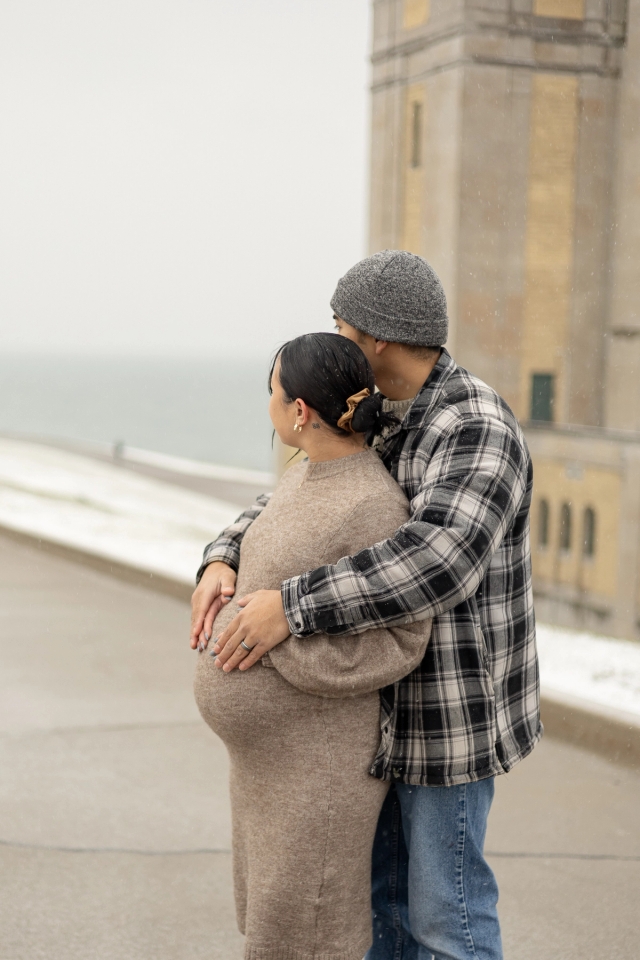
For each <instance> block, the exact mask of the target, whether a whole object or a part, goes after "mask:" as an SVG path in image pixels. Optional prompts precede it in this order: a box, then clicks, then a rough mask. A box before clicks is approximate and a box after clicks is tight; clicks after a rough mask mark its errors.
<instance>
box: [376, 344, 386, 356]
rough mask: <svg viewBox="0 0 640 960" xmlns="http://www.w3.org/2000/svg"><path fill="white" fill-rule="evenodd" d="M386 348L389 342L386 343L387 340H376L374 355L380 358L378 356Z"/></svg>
mask: <svg viewBox="0 0 640 960" xmlns="http://www.w3.org/2000/svg"><path fill="white" fill-rule="evenodd" d="M388 346H389V341H388V340H376V354H377V356H380V354H381V353H382V352H383V351H384V350H386V349H387V347H388Z"/></svg>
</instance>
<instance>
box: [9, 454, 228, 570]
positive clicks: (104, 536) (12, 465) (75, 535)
mask: <svg viewBox="0 0 640 960" xmlns="http://www.w3.org/2000/svg"><path fill="white" fill-rule="evenodd" d="M239 512H240V510H239V508H238V507H237V506H236V505H235V504H231V503H227V502H225V501H223V500H215V499H213V498H212V497H206V496H204V495H202V494H198V493H194V492H192V491H190V490H184V489H182V488H181V487H174V486H170V485H169V484H166V483H162V482H161V481H159V480H154V479H152V478H147V477H143V476H140V475H138V474H135V473H129V472H128V471H125V470H122V469H119V468H118V467H117V466H112V465H111V464H108V463H101V462H99V461H96V460H93V459H91V458H89V457H83V456H80V455H79V454H75V453H69V452H67V451H64V450H56V449H54V448H51V447H46V446H40V445H38V444H34V443H24V442H21V441H13V440H6V439H0V525H2V526H5V527H9V528H11V529H13V530H17V531H20V532H23V533H30V534H34V535H36V536H39V537H42V538H43V539H45V540H52V541H54V542H56V543H62V544H65V545H67V546H72V547H76V548H79V549H81V550H85V551H88V552H91V553H94V554H97V555H99V556H102V557H106V558H108V559H112V560H119V561H121V562H124V563H127V564H130V565H132V566H136V567H139V568H141V569H143V570H149V571H151V572H153V573H161V574H164V575H165V576H169V577H173V578H175V579H177V580H180V581H182V582H185V583H193V582H194V576H195V573H196V570H197V569H198V566H199V565H200V560H201V558H202V551H203V548H204V547H205V545H206V544H207V543H209V542H210V541H211V540H213V539H214V538H215V537H216V536H217V535H218V533H219V532H220V530H222V529H223V528H224V527H225V526H227V525H228V524H229V523H232V522H233V520H234V519H235V518H236V517H237V515H238V513H239Z"/></svg>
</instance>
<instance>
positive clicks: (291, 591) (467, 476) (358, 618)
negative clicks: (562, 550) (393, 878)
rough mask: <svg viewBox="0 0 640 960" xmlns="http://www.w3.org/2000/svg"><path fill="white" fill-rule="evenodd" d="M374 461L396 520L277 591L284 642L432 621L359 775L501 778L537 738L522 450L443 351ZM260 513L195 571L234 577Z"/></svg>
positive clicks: (527, 477) (238, 526)
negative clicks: (402, 505) (224, 571)
mask: <svg viewBox="0 0 640 960" xmlns="http://www.w3.org/2000/svg"><path fill="white" fill-rule="evenodd" d="M382 459H383V461H384V463H385V465H386V466H387V468H388V469H389V471H390V472H391V475H392V476H393V477H395V479H396V480H397V481H398V483H399V484H400V486H401V487H402V488H403V490H404V491H405V493H406V495H407V497H408V498H409V500H410V503H411V517H410V519H409V521H408V522H407V523H406V524H405V525H404V526H402V527H401V528H400V529H399V530H398V532H397V533H396V535H395V536H394V537H392V538H391V539H389V540H385V541H383V542H382V543H378V544H376V545H375V546H374V547H370V548H368V549H366V550H362V551H361V552H360V553H358V554H357V555H356V556H354V557H346V558H344V559H343V560H340V561H339V563H337V564H335V565H334V566H325V567H321V568H320V569H318V570H314V571H312V572H310V573H305V574H303V575H301V576H298V577H294V578H292V579H291V580H287V581H285V583H283V585H282V595H283V600H284V605H285V612H286V614H287V619H288V620H289V623H290V625H291V628H292V632H293V633H295V634H296V635H298V636H310V635H311V634H313V633H316V632H318V631H324V632H326V633H330V634H340V633H354V632H359V631H360V630H365V629H367V628H369V627H371V626H372V625H375V624H394V623H396V624H397V623H403V622H410V621H413V620H416V619H423V618H425V617H433V618H434V619H433V631H432V635H431V640H430V642H429V646H428V648H427V652H426V655H425V658H424V660H423V662H422V664H421V666H420V667H418V668H417V669H416V670H414V671H413V673H411V674H410V675H409V676H408V677H405V678H404V680H401V681H399V682H398V683H395V684H394V685H393V686H391V687H388V688H387V689H385V690H383V691H382V742H381V746H380V750H379V752H378V755H377V757H376V759H375V762H374V764H373V767H372V769H371V773H372V775H373V776H375V777H378V778H379V779H383V780H398V781H402V782H404V783H412V784H421V785H445V786H449V785H453V784H458V783H465V782H468V781H471V780H480V779H482V778H484V777H490V776H494V775H496V774H500V773H505V772H506V771H508V770H510V769H511V768H512V767H513V766H514V764H515V763H517V762H518V760H520V759H522V757H524V756H526V755H527V754H528V753H529V752H530V751H531V750H532V748H533V746H534V745H535V743H536V742H537V741H538V740H539V738H540V736H541V733H542V727H541V724H540V713H539V679H538V660H537V654H536V642H535V619H534V612H533V595H532V588H531V558H530V545H529V507H530V503H531V489H532V478H533V475H532V467H531V460H530V457H529V453H528V450H527V446H526V442H525V440H524V437H523V435H522V432H521V430H520V427H519V425H518V422H517V420H516V419H515V417H514V415H513V413H512V412H511V410H510V409H509V407H508V406H507V405H506V403H505V402H504V401H503V400H502V399H501V398H500V397H499V396H498V394H496V393H495V391H494V390H492V389H490V388H489V387H488V386H487V385H486V384H484V383H482V381H480V380H478V379H476V378H475V377H473V376H472V375H471V374H469V373H468V372H467V371H466V370H463V369H462V368H461V367H458V366H457V365H456V363H455V362H454V361H453V360H452V358H451V357H450V356H449V354H448V353H447V352H446V351H443V352H442V355H441V357H440V359H439V361H438V363H437V364H436V366H435V367H434V369H433V371H432V373H431V376H430V377H429V379H428V380H427V382H426V384H425V386H424V387H423V388H422V390H421V391H420V393H419V394H418V396H417V397H416V399H415V401H414V403H413V405H412V406H411V408H410V410H409V412H408V413H407V415H406V416H405V418H404V420H403V421H402V424H401V425H400V426H399V427H397V428H396V429H394V430H393V431H392V432H391V433H390V434H389V436H387V437H386V438H385V443H384V448H383V451H382ZM267 502H268V499H267V498H266V497H263V498H260V500H259V501H258V502H257V504H256V505H255V506H254V507H252V508H251V509H250V510H248V511H246V512H245V513H244V514H243V515H242V516H241V517H240V518H239V520H238V521H237V522H236V523H235V524H234V525H233V526H232V527H229V528H228V529H227V530H225V531H224V532H223V534H222V535H221V536H220V537H219V538H218V540H216V541H215V542H214V543H212V544H210V545H209V546H208V547H207V548H206V550H205V555H204V560H203V567H204V566H205V565H206V564H207V563H210V562H211V561H212V560H224V561H225V562H227V563H229V564H230V565H231V566H233V567H235V568H236V569H237V565H238V559H239V549H240V541H241V540H242V536H243V534H244V532H245V530H246V529H247V527H248V526H249V524H250V523H251V522H252V520H253V519H255V517H256V516H257V515H258V513H259V512H260V510H262V509H263V508H264V506H265V505H266V503H267ZM203 567H201V570H202V569H203Z"/></svg>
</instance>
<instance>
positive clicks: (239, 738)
mask: <svg viewBox="0 0 640 960" xmlns="http://www.w3.org/2000/svg"><path fill="white" fill-rule="evenodd" d="M194 693H195V699H196V703H197V705H198V709H199V710H200V713H201V714H202V717H203V719H204V720H205V721H206V723H208V725H209V726H210V727H211V729H212V730H213V731H214V733H216V734H217V735H218V736H219V737H220V739H221V740H223V741H224V743H225V744H226V745H227V746H228V747H229V748H232V747H234V746H238V747H243V748H244V747H245V746H246V745H247V744H248V743H251V745H252V747H254V748H255V747H258V746H260V745H262V746H265V745H268V744H272V743H273V739H274V736H275V732H276V730H280V731H282V730H283V727H284V728H289V729H290V728H291V727H295V725H296V724H297V723H300V722H303V721H304V720H306V721H307V723H308V722H309V719H310V717H311V716H313V715H317V716H318V717H319V716H320V715H321V714H323V713H324V711H325V707H326V705H325V703H324V701H323V698H322V697H316V696H313V695H310V694H307V693H302V692H301V691H300V690H296V688H295V687H293V686H292V685H291V684H290V683H288V681H287V680H285V679H284V678H283V677H281V676H280V674H279V673H278V671H277V670H274V669H273V667H265V666H263V665H262V662H258V663H257V664H255V666H253V667H251V668H250V669H249V670H246V671H244V672H243V673H241V672H240V671H239V670H233V671H232V672H231V673H224V671H222V670H219V669H218V668H217V667H216V666H215V663H214V659H213V657H211V656H209V654H208V653H201V654H198V664H197V667H196V675H195V681H194Z"/></svg>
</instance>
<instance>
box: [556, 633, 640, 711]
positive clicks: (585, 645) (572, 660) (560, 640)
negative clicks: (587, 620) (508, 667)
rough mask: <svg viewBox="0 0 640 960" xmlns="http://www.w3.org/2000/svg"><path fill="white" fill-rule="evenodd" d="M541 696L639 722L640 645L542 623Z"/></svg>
mask: <svg viewBox="0 0 640 960" xmlns="http://www.w3.org/2000/svg"><path fill="white" fill-rule="evenodd" d="M538 652H539V654H540V681H541V686H542V692H543V693H545V694H547V695H549V696H551V697H554V698H555V699H559V700H562V699H565V700H566V699H568V698H571V699H576V700H580V701H583V702H588V703H590V704H592V705H596V706H597V707H600V708H602V709H603V710H604V711H605V712H609V711H616V712H620V711H622V712H624V713H626V714H628V715H629V719H630V720H633V719H634V718H637V722H638V723H640V643H634V642H633V641H630V640H613V639H612V638H610V637H599V636H596V635H595V634H592V633H577V632H574V631H573V630H562V629H561V628H560V627H552V626H548V625H547V624H541V623H539V624H538Z"/></svg>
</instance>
